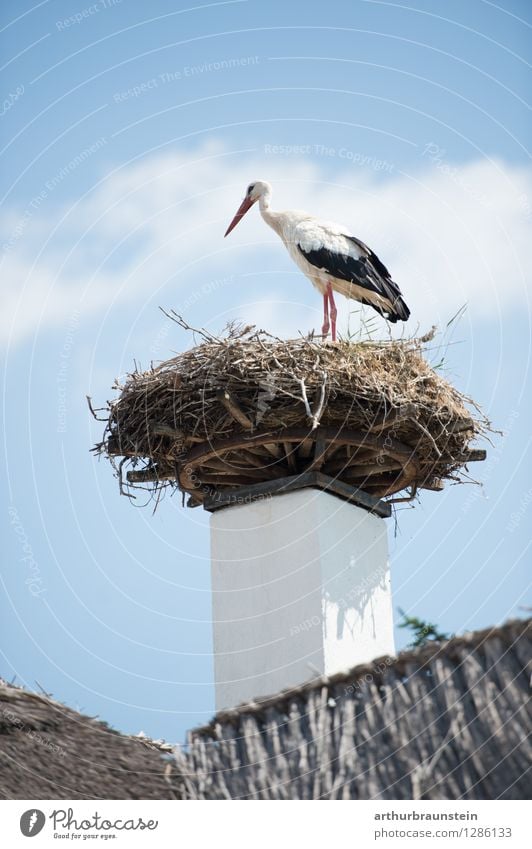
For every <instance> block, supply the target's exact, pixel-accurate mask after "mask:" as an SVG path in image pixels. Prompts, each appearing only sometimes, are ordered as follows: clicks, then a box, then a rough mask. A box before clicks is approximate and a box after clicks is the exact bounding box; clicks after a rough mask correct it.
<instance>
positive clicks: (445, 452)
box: [96, 328, 488, 505]
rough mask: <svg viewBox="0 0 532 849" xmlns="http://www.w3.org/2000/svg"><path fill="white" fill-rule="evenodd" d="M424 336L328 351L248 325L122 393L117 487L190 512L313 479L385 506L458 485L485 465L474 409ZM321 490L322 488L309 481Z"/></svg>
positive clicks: (112, 432)
mask: <svg viewBox="0 0 532 849" xmlns="http://www.w3.org/2000/svg"><path fill="white" fill-rule="evenodd" d="M431 338H432V337H431V336H430V334H429V335H428V336H426V337H424V338H421V339H405V340H395V341H394V340H389V341H385V342H362V341H361V342H356V343H353V342H338V343H336V344H324V343H323V342H321V341H320V340H316V339H314V338H300V339H295V340H288V341H283V340H280V339H275V338H273V337H271V336H269V335H268V334H266V333H265V332H264V331H256V330H255V329H254V328H251V329H250V328H247V329H246V330H243V331H235V330H233V331H231V332H230V334H229V335H228V336H226V337H224V338H218V337H214V336H211V335H210V334H206V333H205V332H203V337H202V343H201V344H199V345H197V346H196V347H194V348H192V349H191V350H189V351H185V352H184V353H183V354H180V355H179V356H177V357H174V358H173V359H171V360H168V361H166V362H163V363H161V364H160V365H158V366H154V367H152V368H151V369H149V370H148V371H135V372H134V373H133V374H130V375H129V376H128V377H127V379H126V380H125V382H124V383H120V384H117V385H116V389H117V390H118V392H119V396H118V398H117V399H116V400H115V401H112V402H110V403H109V404H108V408H107V417H106V429H105V433H104V437H103V440H102V441H101V443H99V445H98V446H97V447H96V450H97V451H98V452H100V453H103V454H106V455H107V456H109V457H110V458H111V459H112V460H113V461H114V462H115V468H116V469H117V472H118V474H119V476H120V481H121V485H126V486H129V487H130V488H129V490H128V491H129V492H130V493H131V492H132V490H131V487H134V486H135V485H137V486H138V485H144V486H147V487H148V488H152V489H155V490H157V489H158V488H160V487H161V486H164V485H171V486H177V487H179V488H180V489H181V490H182V491H183V492H186V493H189V494H190V496H191V505H195V504H198V503H202V502H203V503H205V505H207V504H208V503H209V502H211V503H213V498H214V496H215V495H216V494H217V493H218V494H220V493H222V494H227V493H228V492H232V491H236V490H238V491H240V490H241V489H242V488H243V487H244V488H245V487H252V488H253V487H254V486H255V487H257V486H259V487H260V486H262V487H264V486H268V485H271V484H272V483H276V482H279V481H283V480H284V481H288V480H290V481H293V480H294V479H295V478H297V476H303V475H305V474H308V473H310V472H312V473H317V472H319V473H320V475H322V476H323V479H322V478H320V481H318V485H319V483H320V482H321V483H322V484H323V483H324V481H325V484H326V483H327V480H329V481H334V482H336V483H337V484H339V485H341V486H342V487H343V490H342V492H344V493H345V492H348V489H347V488H348V487H352V488H355V489H357V490H363V491H364V492H365V493H366V494H367V495H369V496H370V497H371V496H373V497H374V501H375V502H376V501H377V500H378V499H382V498H387V497H389V496H392V495H394V494H396V493H399V492H402V491H405V490H407V493H406V496H405V497H406V498H411V497H413V496H414V495H415V494H416V491H417V489H418V488H426V489H441V488H442V486H443V484H442V481H444V480H453V481H456V480H460V479H461V474H462V472H463V469H464V466H466V464H467V463H468V462H470V461H472V460H480V459H484V456H485V451H482V450H478V449H472V448H471V444H472V442H473V441H474V440H475V439H476V438H477V437H478V436H480V435H482V434H484V433H485V432H486V430H487V429H488V423H487V421H486V420H485V419H484V418H483V417H482V416H481V415H480V413H479V412H478V410H477V409H476V408H475V406H474V404H473V402H471V401H470V400H469V399H467V398H466V397H464V396H463V395H462V394H461V393H460V392H458V391H457V390H456V389H455V388H454V387H453V386H451V384H450V383H449V382H448V381H446V380H445V379H444V378H443V377H442V376H441V375H440V374H438V373H437V372H436V371H435V370H434V369H433V368H431V366H430V365H429V364H428V362H427V360H426V358H425V357H424V351H425V348H426V346H427V344H428V342H429V341H430V339H431ZM314 483H316V481H314Z"/></svg>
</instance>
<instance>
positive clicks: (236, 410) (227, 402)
mask: <svg viewBox="0 0 532 849" xmlns="http://www.w3.org/2000/svg"><path fill="white" fill-rule="evenodd" d="M216 397H217V398H218V401H219V402H220V403H221V404H223V406H224V407H225V409H226V410H227V412H228V413H229V414H230V415H231V416H232V417H233V418H234V420H235V421H237V422H238V423H239V424H241V425H242V427H244V428H245V429H246V430H253V422H252V421H251V420H250V419H248V417H247V416H246V414H245V413H244V411H243V410H241V409H240V407H239V406H238V404H237V402H236V401H235V399H234V398H233V396H232V395H231V393H230V392H228V391H227V389H219V390H218V392H217V393H216Z"/></svg>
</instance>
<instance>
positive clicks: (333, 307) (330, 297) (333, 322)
mask: <svg viewBox="0 0 532 849" xmlns="http://www.w3.org/2000/svg"><path fill="white" fill-rule="evenodd" d="M327 297H328V300H329V303H330V305H331V336H332V340H333V342H336V316H337V315H338V310H337V309H336V304H335V303H334V294H333V290H332V286H331V284H330V283H329V285H328V286H327Z"/></svg>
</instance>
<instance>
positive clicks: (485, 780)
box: [179, 620, 532, 800]
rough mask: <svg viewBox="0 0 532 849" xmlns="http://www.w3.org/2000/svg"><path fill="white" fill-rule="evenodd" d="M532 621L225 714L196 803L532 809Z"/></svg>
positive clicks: (206, 732)
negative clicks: (464, 802) (459, 803)
mask: <svg viewBox="0 0 532 849" xmlns="http://www.w3.org/2000/svg"><path fill="white" fill-rule="evenodd" d="M531 621H532V620H529V621H528V622H524V621H514V622H509V623H508V624H506V625H504V626H502V627H496V628H489V629H486V630H485V631H479V632H476V633H473V634H469V635H466V636H463V637H457V638H455V639H452V640H450V641H448V642H445V643H442V644H436V643H434V644H429V645H426V646H425V647H423V648H421V649H416V650H412V651H406V652H403V653H402V654H400V655H399V656H398V657H397V658H395V659H394V658H386V657H383V658H379V659H377V660H375V661H374V662H373V663H371V664H366V665H364V666H357V667H355V668H354V669H352V670H351V671H350V672H347V673H342V674H338V675H334V676H332V677H331V678H323V679H319V680H317V681H312V682H309V683H308V684H306V685H304V686H302V687H298V688H296V689H293V690H290V691H286V692H283V693H278V694H276V695H272V697H271V698H266V699H260V700H257V702H255V703H252V704H247V705H241V706H240V707H239V708H237V709H235V710H232V711H224V712H222V713H219V714H218V715H217V716H216V717H215V718H214V720H213V721H212V722H211V723H210V724H209V725H208V726H205V727H203V728H199V729H196V730H195V731H193V732H191V734H190V740H189V750H188V753H187V756H186V757H183V756H179V768H180V770H181V771H182V773H183V774H185V773H187V772H188V775H186V787H187V796H188V797H189V798H193V799H393V800H397V799H461V798H463V799H528V798H530V792H531V790H532V782H531V781H530V773H529V770H530V766H531V762H532V746H531V741H530V736H529V729H530V727H531V719H532V716H531V711H530V699H529V686H530V673H531V671H532V665H531V651H530V648H531V642H532V640H531V636H532V635H531Z"/></svg>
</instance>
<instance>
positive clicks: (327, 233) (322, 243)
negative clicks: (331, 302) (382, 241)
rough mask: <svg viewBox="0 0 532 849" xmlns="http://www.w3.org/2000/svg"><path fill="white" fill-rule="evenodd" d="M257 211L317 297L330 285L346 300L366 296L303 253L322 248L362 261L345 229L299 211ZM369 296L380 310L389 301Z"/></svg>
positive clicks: (324, 292)
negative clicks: (312, 261) (279, 240)
mask: <svg viewBox="0 0 532 849" xmlns="http://www.w3.org/2000/svg"><path fill="white" fill-rule="evenodd" d="M260 212H261V215H262V217H263V219H264V221H265V222H266V224H268V225H269V226H270V227H271V228H272V229H273V230H275V232H276V233H277V234H278V235H279V236H280V237H281V239H282V240H283V242H284V244H285V246H286V249H287V251H288V253H289V254H290V256H291V257H292V259H293V260H294V262H295V264H296V265H297V266H298V267H299V268H300V269H301V271H302V272H303V274H304V275H305V277H308V279H309V280H310V282H311V283H312V284H313V285H314V286H315V287H316V289H317V290H318V292H320V294H322V295H325V294H326V293H327V288H328V286H329V285H331V286H332V288H333V289H334V291H335V292H338V293H339V294H340V295H344V296H345V297H346V298H353V299H354V300H356V301H358V300H362V299H364V297H367V294H368V293H367V292H365V291H364V290H363V289H362V287H361V286H357V285H356V283H353V282H350V281H347V280H341V279H339V278H338V277H335V275H334V274H332V273H331V272H330V271H328V270H327V269H326V268H317V267H316V266H315V265H312V264H311V263H310V262H309V261H308V259H306V257H305V253H309V252H312V251H320V250H322V249H324V248H325V249H326V250H327V251H329V252H330V253H333V254H334V253H336V254H339V255H340V256H348V257H352V258H353V259H355V260H360V259H363V258H364V252H363V250H362V249H361V248H360V247H358V246H357V245H356V244H355V243H354V242H350V241H349V240H348V239H347V238H346V236H345V233H348V232H349V228H348V227H346V226H344V225H342V224H337V223H335V222H334V221H320V220H319V219H318V218H314V216H312V215H309V214H308V212H304V211H303V210H301V209H285V210H282V211H280V212H272V211H270V209H269V208H268V207H263V206H262V205H261V206H260ZM371 297H372V300H374V301H375V303H376V304H379V306H381V307H382V309H386V308H387V306H388V302H387V301H386V299H385V298H382V297H381V296H380V295H378V294H377V293H376V292H375V293H372V295H371Z"/></svg>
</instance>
